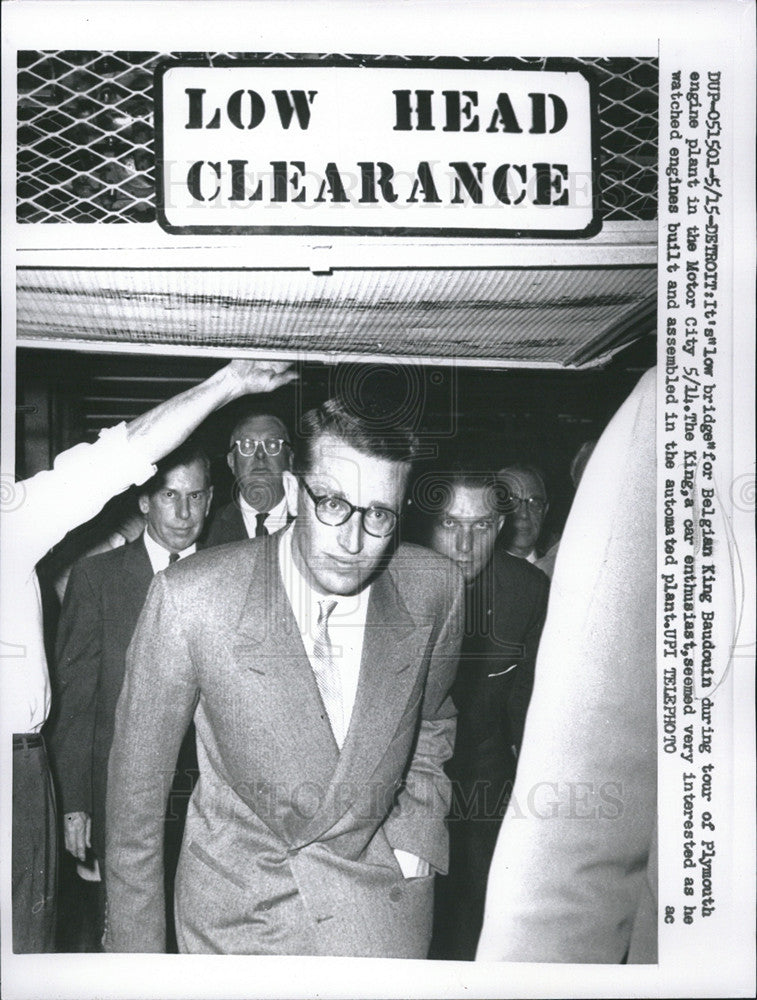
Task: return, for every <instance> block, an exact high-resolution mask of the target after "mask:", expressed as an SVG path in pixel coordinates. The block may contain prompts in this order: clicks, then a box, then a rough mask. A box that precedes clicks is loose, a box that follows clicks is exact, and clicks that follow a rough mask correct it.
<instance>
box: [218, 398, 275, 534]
mask: <svg viewBox="0 0 757 1000" xmlns="http://www.w3.org/2000/svg"><path fill="white" fill-rule="evenodd" d="M226 461H227V463H228V466H229V468H230V469H231V472H232V475H233V476H234V491H233V499H232V501H231V502H230V503H228V504H226V506H225V507H221V509H220V510H218V511H217V512H216V514H215V515H214V517H213V519H212V521H211V524H210V528H209V530H208V539H207V545H209V546H210V545H223V544H224V543H225V542H241V541H244V540H245V539H246V538H256V537H260V536H261V535H271V534H273V532H274V531H278V529H279V528H283V527H284V526H285V525H286V524H287V523H288V521H289V516H288V511H287V505H286V499H285V497H284V482H283V474H284V472H285V471H288V470H289V469H290V468H291V462H292V445H291V441H290V437H289V431H288V430H287V428H286V426H285V425H284V423H283V422H282V421H281V420H280V419H279V418H278V417H276V416H274V415H273V414H271V413H254V414H248V415H247V416H245V417H243V418H242V419H241V420H240V421H238V423H237V424H236V425H235V427H234V429H233V431H232V432H231V437H230V439H229V451H228V454H227V456H226Z"/></svg>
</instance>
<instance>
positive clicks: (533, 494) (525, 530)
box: [497, 465, 549, 566]
mask: <svg viewBox="0 0 757 1000" xmlns="http://www.w3.org/2000/svg"><path fill="white" fill-rule="evenodd" d="M497 478H498V480H499V482H500V483H501V485H502V487H503V489H504V491H505V502H504V510H505V514H506V517H505V526H504V528H503V529H502V535H501V539H502V544H503V545H504V548H505V550H506V551H507V552H509V553H510V555H513V556H517V557H518V558H519V559H527V560H528V562H530V563H534V564H535V565H536V566H538V565H539V559H540V557H541V556H542V555H543V554H544V553H543V551H542V550H541V549H540V548H539V541H540V538H541V533H542V529H543V527H544V519H545V518H546V516H547V511H548V510H549V500H548V497H547V488H546V486H545V483H544V476H543V475H542V474H541V472H540V471H539V470H538V469H537V468H536V467H535V466H533V465H509V466H507V467H506V468H504V469H500V471H499V472H498V473H497Z"/></svg>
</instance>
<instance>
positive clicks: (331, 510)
mask: <svg viewBox="0 0 757 1000" xmlns="http://www.w3.org/2000/svg"><path fill="white" fill-rule="evenodd" d="M300 482H301V483H302V485H303V486H304V487H305V491H306V492H307V495H308V496H309V497H310V499H311V500H312V501H313V504H314V506H315V516H316V517H317V518H318V520H319V521H320V522H321V524H328V525H330V526H331V527H332V528H335V527H337V526H338V525H340V524H345V523H346V522H347V521H349V519H350V518H351V517H352V515H353V514H354V513H355V511H356V510H358V511H360V516H361V518H362V524H363V530H364V531H365V532H366V533H367V534H369V535H373V536H374V538H386V536H387V535H391V533H392V532H393V531H394V529H395V527H396V525H397V515H396V514H395V512H394V511H393V510H390V509H389V508H388V507H358V506H357V504H354V503H350V502H349V500H345V499H344V497H338V496H333V495H332V494H326V495H324V496H320V497H319V496H316V495H315V493H313V491H312V490H311V489H310V487H309V486H308V484H307V483H306V482H305V480H304V479H303V477H302V476H300Z"/></svg>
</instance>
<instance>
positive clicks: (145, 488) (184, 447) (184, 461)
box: [139, 438, 210, 496]
mask: <svg viewBox="0 0 757 1000" xmlns="http://www.w3.org/2000/svg"><path fill="white" fill-rule="evenodd" d="M194 462H199V463H200V465H202V467H203V469H204V470H205V479H206V481H207V483H208V485H209V484H210V459H209V458H208V456H207V454H206V452H205V449H204V448H203V447H202V446H201V445H200V444H198V443H197V441H194V440H193V439H192V438H188V439H187V440H186V441H185V442H184V443H183V444H180V445H179V447H178V448H174V450H173V451H172V452H169V453H168V455H166V456H165V457H164V458H161V459H160V461H159V462H156V463H155V464H156V465H157V472H156V473H155V475H154V476H152V478H150V479H148V480H147V482H146V483H144V484H143V485H142V486H140V487H139V495H140V496H150V495H151V494H153V493H155V492H156V491H157V490H159V489H160V488H161V487H162V486H163V483H164V482H165V479H166V476H167V475H168V473H169V472H170V471H171V470H172V469H175V468H176V466H177V465H192V464H193V463H194Z"/></svg>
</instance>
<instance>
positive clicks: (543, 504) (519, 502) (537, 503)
mask: <svg viewBox="0 0 757 1000" xmlns="http://www.w3.org/2000/svg"><path fill="white" fill-rule="evenodd" d="M524 505H525V507H526V510H532V511H533V512H534V514H543V513H544V511H545V510H546V509H547V501H546V500H544V499H542V497H516V496H515V495H514V494H512V493H511V494H510V496H508V498H507V500H505V502H504V504H503V507H504V509H505V510H506V511H508V510H509V511H513V510H517V509H518V508H519V507H522V506H524Z"/></svg>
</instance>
